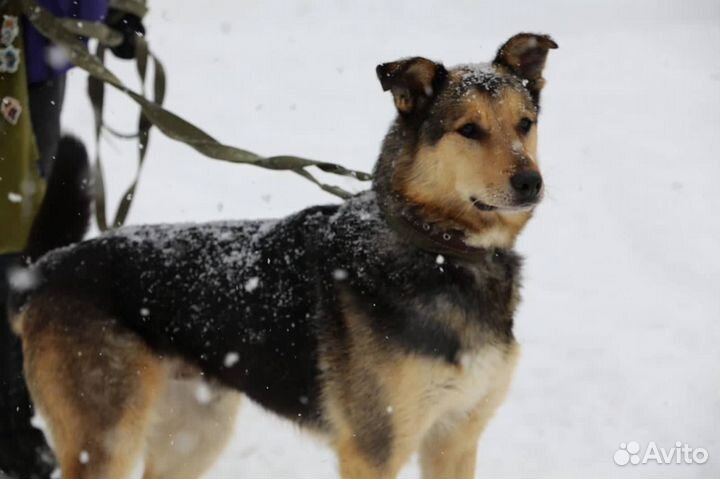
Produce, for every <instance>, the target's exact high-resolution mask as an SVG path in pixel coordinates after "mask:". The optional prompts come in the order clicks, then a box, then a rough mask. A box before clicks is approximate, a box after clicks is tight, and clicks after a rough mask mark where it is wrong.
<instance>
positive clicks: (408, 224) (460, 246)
mask: <svg viewBox="0 0 720 479" xmlns="http://www.w3.org/2000/svg"><path fill="white" fill-rule="evenodd" d="M377 179H378V177H377V176H376V182H375V185H374V188H373V189H374V190H375V194H376V197H377V201H378V206H379V208H380V212H381V214H382V216H383V218H384V220H385V221H386V222H387V224H388V225H389V226H390V228H391V229H392V230H394V231H395V232H396V233H397V235H398V236H399V238H401V239H402V240H404V241H408V242H410V243H412V244H413V245H414V246H416V247H418V248H419V249H421V250H423V251H427V252H431V253H437V254H441V255H447V256H450V257H456V258H459V259H463V260H473V259H477V258H481V257H485V256H486V254H487V252H488V251H489V250H490V249H496V248H487V247H484V246H473V245H472V244H470V243H469V241H468V240H469V238H468V237H467V235H466V233H465V231H464V230H463V228H462V226H461V225H459V224H457V223H454V222H452V221H449V220H445V221H443V220H438V219H437V218H436V217H435V219H433V215H431V214H429V212H428V211H426V208H424V207H423V206H421V205H416V204H413V203H412V202H410V201H409V200H407V199H406V198H404V197H402V195H401V194H399V193H397V192H393V191H392V190H391V189H390V185H389V184H387V185H381V184H380V182H379V181H378V180H377Z"/></svg>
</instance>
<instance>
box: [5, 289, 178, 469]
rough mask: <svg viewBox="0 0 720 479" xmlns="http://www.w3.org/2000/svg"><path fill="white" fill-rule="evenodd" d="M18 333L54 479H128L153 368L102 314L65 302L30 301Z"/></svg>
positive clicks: (155, 389) (140, 348)
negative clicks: (58, 474)
mask: <svg viewBox="0 0 720 479" xmlns="http://www.w3.org/2000/svg"><path fill="white" fill-rule="evenodd" d="M18 329H19V330H20V334H21V337H22V340H23V351H24V355H25V375H26V378H27V382H28V386H29V389H30V392H31V395H32V398H33V401H34V403H35V406H36V410H37V411H38V412H39V413H40V414H41V415H42V416H43V417H44V419H45V420H46V422H47V424H48V427H49V432H50V436H51V437H50V439H51V442H52V444H53V448H54V450H55V453H56V456H57V459H58V462H59V464H60V468H61V471H62V477H63V478H64V479H96V478H97V479H100V478H112V479H125V478H126V477H128V475H129V474H131V472H132V469H133V467H134V466H135V465H136V463H137V460H138V459H139V458H140V457H141V453H142V451H143V448H144V438H145V436H146V434H147V427H148V424H149V423H150V421H151V419H152V415H153V412H154V411H153V407H154V404H155V402H156V398H157V397H158V396H159V395H160V393H161V392H162V389H163V387H164V382H165V378H166V370H165V368H164V366H163V364H162V363H161V361H160V360H159V359H158V358H157V357H156V356H155V355H154V354H152V352H151V351H150V350H149V349H148V348H147V347H146V346H145V345H144V343H142V342H141V341H140V340H139V339H138V338H137V337H136V336H135V335H134V334H132V333H130V332H128V331H127V330H125V329H124V328H121V327H119V326H118V324H117V323H116V322H115V321H113V320H112V319H111V318H109V317H108V316H107V315H106V314H104V313H102V312H101V311H98V310H97V309H95V308H93V307H91V306H90V305H88V304H87V303H85V302H84V301H80V300H77V299H73V298H68V297H66V296H65V295H60V294H55V295H48V294H46V295H44V296H42V297H38V298H36V299H34V300H33V302H32V303H31V304H30V305H29V306H28V308H27V309H26V311H25V312H24V313H22V318H21V322H20V324H19V328H18Z"/></svg>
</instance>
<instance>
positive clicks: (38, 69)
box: [23, 0, 109, 84]
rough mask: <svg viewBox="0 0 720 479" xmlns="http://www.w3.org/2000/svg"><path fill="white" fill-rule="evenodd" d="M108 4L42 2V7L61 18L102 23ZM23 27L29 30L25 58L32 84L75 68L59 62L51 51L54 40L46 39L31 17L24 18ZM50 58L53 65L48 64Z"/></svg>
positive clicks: (71, 0)
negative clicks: (50, 47) (33, 24)
mask: <svg viewBox="0 0 720 479" xmlns="http://www.w3.org/2000/svg"><path fill="white" fill-rule="evenodd" d="M108 1H109V0H38V4H40V6H42V7H44V8H46V9H47V10H49V11H50V13H52V14H53V15H55V16H57V17H70V18H77V19H78V20H90V21H99V20H102V19H103V18H105V13H106V12H107V8H108ZM23 28H24V30H25V58H26V59H27V60H26V61H27V65H26V67H27V75H28V82H29V83H31V84H32V83H39V82H42V81H45V80H47V79H48V78H50V77H52V76H57V75H60V74H62V73H65V72H66V71H67V70H68V68H70V67H71V66H72V65H70V64H69V63H68V62H66V61H58V59H57V55H53V54H52V51H50V50H48V46H49V45H50V40H48V39H47V38H45V37H44V36H42V34H41V33H40V32H38V31H37V30H36V29H35V28H34V27H33V26H32V25H31V24H30V22H29V21H28V19H27V18H23ZM48 59H49V61H50V63H52V66H51V65H50V64H48ZM60 60H62V59H60Z"/></svg>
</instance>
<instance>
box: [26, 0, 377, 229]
mask: <svg viewBox="0 0 720 479" xmlns="http://www.w3.org/2000/svg"><path fill="white" fill-rule="evenodd" d="M18 1H19V2H20V5H21V6H22V9H23V12H24V13H25V15H26V16H27V17H28V19H29V20H30V21H31V22H32V23H33V25H34V26H35V27H36V28H37V29H38V31H40V32H41V33H42V34H43V35H45V36H46V37H48V38H49V39H50V40H52V41H53V42H54V43H56V44H57V45H60V46H62V47H64V48H65V49H66V50H67V52H68V54H69V57H70V61H71V62H72V63H73V64H75V65H76V66H78V67H80V68H82V69H83V70H85V71H86V72H88V73H89V75H90V76H91V77H92V78H94V79H96V80H98V81H99V82H101V83H102V84H105V83H107V84H109V85H110V86H112V87H113V88H116V89H117V90H119V91H121V92H123V93H125V94H126V95H128V96H129V97H130V98H131V99H132V100H133V101H134V102H135V103H137V104H138V105H139V106H140V108H141V109H142V116H141V119H140V120H139V127H140V128H139V131H138V138H139V140H140V145H143V142H144V147H142V148H140V152H139V160H138V164H139V166H142V164H143V162H144V157H145V150H147V144H148V143H147V142H148V138H149V131H150V126H147V124H146V123H145V122H148V123H150V124H151V125H154V126H156V127H157V128H158V129H159V130H160V131H162V132H163V133H164V134H165V135H166V136H168V137H169V138H171V139H173V140H176V141H180V142H182V143H185V144H186V145H188V146H190V147H192V148H194V149H195V150H196V151H198V152H199V153H201V154H203V155H205V156H207V157H209V158H212V159H215V160H221V161H228V162H231V163H242V164H250V165H254V166H259V167H261V168H267V169H271V170H287V171H292V172H293V173H295V174H298V175H300V176H302V177H303V178H305V179H307V180H309V181H311V182H313V183H315V184H316V185H317V186H318V187H320V188H321V189H322V190H324V191H326V192H328V193H330V194H333V195H335V196H338V197H340V198H343V199H345V198H349V197H351V196H352V194H351V193H349V192H348V191H346V190H344V189H343V188H340V187H339V186H335V185H331V184H327V183H324V182H321V181H320V180H318V179H317V178H316V177H315V176H314V175H313V174H312V173H310V171H308V170H309V168H311V167H315V168H318V169H320V170H321V171H324V172H326V173H331V174H335V175H340V176H348V177H351V178H355V179H357V180H360V181H369V180H371V178H372V176H371V175H370V174H368V173H365V172H362V171H357V170H351V169H348V168H345V167H343V166H341V165H338V164H335V163H328V162H323V161H315V160H309V159H306V158H302V157H298V156H292V155H277V156H271V157H262V156H260V155H258V154H256V153H253V152H251V151H248V150H244V149H241V148H236V147H234V146H229V145H225V144H222V143H220V142H218V141H217V140H215V139H214V138H213V137H212V136H210V135H209V134H208V133H206V132H205V131H203V130H202V129H200V128H198V127H197V126H195V125H193V124H192V123H190V122H188V121H187V120H185V119H183V118H181V117H180V116H178V115H176V114H174V113H172V112H171V111H169V110H167V109H165V108H163V106H162V104H160V103H158V102H157V100H160V101H162V99H164V90H165V79H166V77H165V72H164V69H163V68H162V64H161V63H160V62H159V61H158V60H157V58H156V57H154V56H152V55H151V54H150V53H149V49H148V48H147V44H146V43H145V45H144V47H143V46H141V47H140V50H142V49H143V48H144V49H145V51H146V53H147V55H146V56H145V58H144V59H140V58H138V71H139V72H144V71H146V67H147V56H151V58H152V59H153V65H154V67H155V87H154V99H153V100H149V99H148V98H147V97H146V96H145V95H144V94H143V93H138V92H135V91H133V90H132V89H130V88H128V87H127V86H125V84H124V83H123V82H122V81H121V80H120V79H119V78H118V77H117V76H116V75H115V74H114V73H113V72H111V71H110V70H109V69H108V68H107V67H106V66H105V65H103V63H102V59H101V55H102V54H104V50H105V48H106V47H112V46H113V45H114V44H115V45H117V44H118V43H116V42H118V37H117V36H115V35H114V33H112V30H111V29H110V28H109V27H107V26H105V25H103V24H99V23H94V22H82V21H81V22H77V21H75V22H74V23H75V25H74V26H73V27H72V30H71V29H70V28H69V26H68V22H61V21H58V19H56V18H55V17H54V16H53V15H52V14H50V13H49V12H48V11H47V10H45V9H44V8H42V7H40V6H39V5H38V4H37V2H36V1H35V0H18ZM124 1H128V2H130V1H131V0H124ZM121 3H122V0H121ZM135 3H137V2H135ZM133 8H137V7H133ZM77 35H82V36H85V37H90V38H96V39H97V40H98V42H99V44H100V46H99V47H98V50H97V52H96V54H97V55H98V56H95V55H92V54H91V53H90V52H89V51H88V49H87V47H86V46H85V44H84V43H83V42H82V41H80V40H79V39H78V38H77ZM141 40H143V39H141ZM142 43H143V41H140V42H138V44H142ZM101 47H102V48H101ZM140 53H141V55H142V52H140ZM144 83H145V82H144V78H143V81H142V84H143V85H144ZM103 86H104V85H103ZM143 89H144V87H143ZM88 90H89V92H90V96H91V101H93V102H95V103H93V110H94V111H95V113H96V121H95V134H96V137H97V138H98V139H99V137H100V133H101V132H102V130H103V123H102V105H103V99H104V88H100V87H99V86H97V84H96V86H93V87H91V86H90V85H88ZM93 95H95V97H94V98H93ZM97 115H99V117H98V116H97ZM143 118H144V119H143ZM143 131H145V132H144V133H143ZM96 163H97V164H98V165H99V157H97V158H96ZM98 171H100V175H101V174H102V170H101V169H100V170H98ZM139 173H140V168H138V171H137V173H136V177H135V180H134V181H133V183H132V184H131V185H130V187H129V188H128V189H127V191H126V195H125V196H124V197H123V199H122V200H121V203H120V206H119V207H118V210H117V212H116V215H115V219H114V220H113V226H118V225H120V224H122V222H124V221H125V219H126V217H127V213H128V212H129V209H130V205H131V203H132V198H133V196H134V193H135V189H136V187H137V181H138V179H139V176H138V175H139ZM104 195H105V191H104V185H103V180H102V178H101V177H100V178H99V179H98V180H97V181H96V199H100V202H99V203H98V204H97V205H96V210H99V212H98V211H96V217H97V219H98V226H99V227H100V229H101V230H103V229H106V228H108V224H107V219H106V218H105V212H104V210H105V206H106V205H105V200H104Z"/></svg>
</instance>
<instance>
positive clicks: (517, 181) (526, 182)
mask: <svg viewBox="0 0 720 479" xmlns="http://www.w3.org/2000/svg"><path fill="white" fill-rule="evenodd" d="M510 184H511V185H512V187H513V189H514V190H515V194H516V195H517V197H518V199H519V200H520V201H522V202H533V201H535V200H536V199H537V197H538V195H539V194H540V190H542V177H541V176H540V173H538V172H537V171H534V170H523V171H521V172H519V173H515V174H514V175H512V176H511V177H510Z"/></svg>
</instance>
